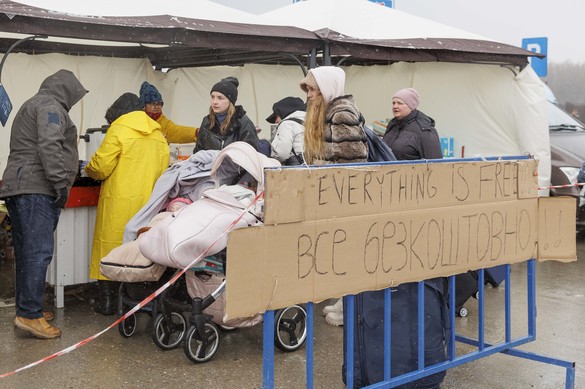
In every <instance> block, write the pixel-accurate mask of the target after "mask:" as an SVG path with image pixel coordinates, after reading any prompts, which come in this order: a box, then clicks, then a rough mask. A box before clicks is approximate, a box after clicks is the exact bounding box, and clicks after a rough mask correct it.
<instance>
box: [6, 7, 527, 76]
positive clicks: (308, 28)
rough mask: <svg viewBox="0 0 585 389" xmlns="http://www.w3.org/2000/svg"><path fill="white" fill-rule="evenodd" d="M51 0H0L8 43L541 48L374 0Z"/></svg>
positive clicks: (213, 50)
mask: <svg viewBox="0 0 585 389" xmlns="http://www.w3.org/2000/svg"><path fill="white" fill-rule="evenodd" d="M42 3H43V2H41V1H40V0H23V1H21V2H15V1H10V0H0V51H3V52H6V50H8V48H9V47H10V46H11V45H12V44H13V43H14V42H16V41H17V40H18V39H20V38H22V37H24V36H27V35H48V36H49V37H50V39H49V40H44V39H37V40H30V41H27V42H25V43H22V44H21V45H19V46H18V47H16V48H15V51H17V52H25V53H36V54H40V53H64V54H72V55H96V56H108V57H120V58H148V59H149V60H150V62H151V63H152V64H153V66H155V67H156V68H159V69H161V68H178V67H193V66H210V65H243V64H246V63H260V64H262V63H264V64H298V63H302V64H305V63H307V61H308V56H309V54H310V52H311V50H313V49H316V51H319V52H320V51H322V50H325V51H329V53H330V54H331V55H332V56H333V58H334V61H337V62H339V61H341V60H343V61H345V63H346V65H349V64H374V63H393V62H398V61H408V62H434V61H446V62H465V63H470V62H475V63H498V64H509V65H515V66H520V67H524V66H526V65H527V64H528V57H530V56H534V55H537V54H535V53H533V52H530V51H526V50H523V49H521V48H518V47H515V46H510V45H506V44H502V43H497V42H493V41H489V40H487V39H485V38H483V37H481V36H478V35H475V34H471V33H467V32H465V31H461V30H457V29H454V28H452V27H449V26H446V25H443V24H440V23H435V22H432V21H429V20H426V19H422V18H418V17H415V16H412V15H409V14H406V13H404V12H400V11H396V10H393V9H390V8H386V7H380V6H379V5H376V4H374V3H372V2H370V1H367V0H311V1H304V2H298V3H295V4H292V5H290V6H287V7H283V8H281V9H278V10H276V11H273V12H270V13H266V14H264V15H260V16H256V15H251V14H248V13H245V12H241V11H236V10H233V9H231V8H229V7H224V6H221V5H219V4H216V3H212V2H209V1H206V0H194V1H191V2H189V5H188V6H185V3H184V2H180V1H179V0H168V1H165V2H160V1H159V2H156V1H154V0H147V1H141V2H140V3H138V2H122V3H121V2H119V1H118V2H115V1H114V0H105V1H101V2H98V3H91V2H90V3H87V2H68V1H65V0H56V1H55V2H54V4H51V8H53V9H52V10H48V9H45V8H43V7H44V6H42ZM145 12H148V13H147V14H144V13H145ZM112 15H117V16H112ZM359 21H367V23H359ZM275 24H279V25H275ZM10 34H20V35H10ZM55 37H57V38H60V39H55ZM51 38H52V39H51ZM63 38H65V39H63ZM79 39H81V40H83V41H78V40H79ZM122 42H123V44H122Z"/></svg>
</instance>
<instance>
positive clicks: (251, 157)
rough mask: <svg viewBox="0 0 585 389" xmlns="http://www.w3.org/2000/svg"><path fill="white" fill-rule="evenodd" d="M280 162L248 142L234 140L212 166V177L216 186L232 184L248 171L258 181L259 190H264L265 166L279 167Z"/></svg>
mask: <svg viewBox="0 0 585 389" xmlns="http://www.w3.org/2000/svg"><path fill="white" fill-rule="evenodd" d="M279 166H281V164H280V162H279V161H278V160H276V159H274V158H268V157H267V156H265V155H264V154H261V153H259V152H258V151H256V149H254V147H252V146H251V145H250V144H248V143H246V142H234V143H230V144H229V145H227V146H226V147H225V148H224V149H223V150H221V152H220V153H219V155H218V156H217V158H216V159H215V161H214V162H213V165H212V166H211V179H212V180H213V181H214V182H215V185H216V187H219V186H221V185H224V184H226V185H231V184H233V181H234V180H236V179H238V178H239V177H241V176H242V173H245V172H248V173H249V174H250V175H252V177H254V178H255V179H256V181H258V189H257V192H258V193H259V192H261V191H263V190H264V168H267V167H279Z"/></svg>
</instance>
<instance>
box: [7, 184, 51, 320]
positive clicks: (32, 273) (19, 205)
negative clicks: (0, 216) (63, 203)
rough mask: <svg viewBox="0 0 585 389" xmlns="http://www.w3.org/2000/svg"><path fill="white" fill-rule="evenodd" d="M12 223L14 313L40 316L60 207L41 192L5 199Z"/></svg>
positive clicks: (31, 317)
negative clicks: (14, 289)
mask: <svg viewBox="0 0 585 389" xmlns="http://www.w3.org/2000/svg"><path fill="white" fill-rule="evenodd" d="M5 201H6V207H7V209H8V216H9V217H10V221H11V223H12V239H13V241H14V255H15V257H16V266H15V267H16V296H15V297H16V316H21V317H25V318H27V319H38V318H40V317H42V316H43V302H44V297H45V280H46V278H47V268H48V267H49V264H50V263H51V260H52V259H53V248H54V246H55V238H54V233H55V229H56V228H57V223H58V221H59V215H60V214H61V209H60V208H57V207H56V206H54V205H53V201H55V198H53V197H51V196H47V195H43V194H30V195H18V196H11V197H7V198H6V199H5Z"/></svg>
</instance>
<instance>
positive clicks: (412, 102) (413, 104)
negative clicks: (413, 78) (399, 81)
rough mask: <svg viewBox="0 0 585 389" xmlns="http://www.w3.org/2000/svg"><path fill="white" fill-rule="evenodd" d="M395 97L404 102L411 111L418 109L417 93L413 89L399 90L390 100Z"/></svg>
mask: <svg viewBox="0 0 585 389" xmlns="http://www.w3.org/2000/svg"><path fill="white" fill-rule="evenodd" d="M395 97H398V98H399V99H400V100H402V101H404V103H405V104H406V105H408V106H409V107H410V109H412V110H413V111H414V110H415V109H417V107H418V99H419V96H418V92H417V91H416V90H415V89H413V88H406V89H400V90H399V91H398V92H396V93H394V96H392V98H395Z"/></svg>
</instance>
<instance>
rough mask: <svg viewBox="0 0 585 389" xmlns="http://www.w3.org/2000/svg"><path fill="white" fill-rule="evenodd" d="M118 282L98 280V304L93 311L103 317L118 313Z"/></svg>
mask: <svg viewBox="0 0 585 389" xmlns="http://www.w3.org/2000/svg"><path fill="white" fill-rule="evenodd" d="M117 285H118V283H117V282H113V281H108V280H98V290H99V294H100V295H99V297H98V299H97V301H96V304H95V305H94V306H93V310H94V311H95V312H97V313H101V314H102V315H113V314H114V313H116V300H117V297H118V296H117V294H118V291H117V288H116V286H117Z"/></svg>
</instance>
